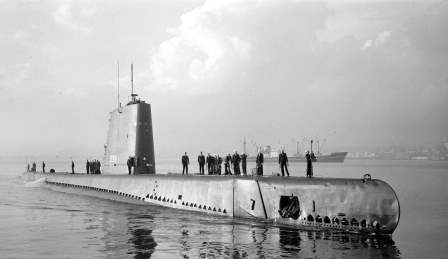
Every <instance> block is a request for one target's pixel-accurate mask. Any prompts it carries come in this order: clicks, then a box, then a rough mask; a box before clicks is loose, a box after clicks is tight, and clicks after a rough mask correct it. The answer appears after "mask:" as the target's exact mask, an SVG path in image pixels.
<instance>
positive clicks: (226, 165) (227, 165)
mask: <svg viewBox="0 0 448 259" xmlns="http://www.w3.org/2000/svg"><path fill="white" fill-rule="evenodd" d="M231 161H232V157H231V156H230V154H227V156H226V158H225V159H224V174H226V175H229V174H232V171H230V162H231Z"/></svg>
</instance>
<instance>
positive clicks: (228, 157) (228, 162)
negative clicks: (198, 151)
mask: <svg viewBox="0 0 448 259" xmlns="http://www.w3.org/2000/svg"><path fill="white" fill-rule="evenodd" d="M231 160H232V157H231V156H230V155H227V156H226V159H225V160H224V163H225V164H227V165H229V164H230V161H231Z"/></svg>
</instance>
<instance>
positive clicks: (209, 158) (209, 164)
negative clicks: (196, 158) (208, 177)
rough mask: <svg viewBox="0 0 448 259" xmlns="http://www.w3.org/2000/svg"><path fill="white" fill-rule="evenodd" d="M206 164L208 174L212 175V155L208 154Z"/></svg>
mask: <svg viewBox="0 0 448 259" xmlns="http://www.w3.org/2000/svg"><path fill="white" fill-rule="evenodd" d="M206 163H207V174H211V171H212V156H211V155H210V153H207V159H206Z"/></svg>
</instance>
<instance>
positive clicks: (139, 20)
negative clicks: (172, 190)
mask: <svg viewBox="0 0 448 259" xmlns="http://www.w3.org/2000/svg"><path fill="white" fill-rule="evenodd" d="M447 32H448V2H447V1H440V0H439V1H436V0H421V1H419V0H414V1H406V0H391V1H381V0H375V1H374V0H357V1H354V0H353V1H351V0H340V1H337V0H333V1H332V0H326V1H325V0H323V1H300V0H245V1H236V0H225V1H224V0H222V1H221V0H220V1H218V0H205V1H183V0H177V1H176V0H173V1H166V0H151V1H142V0H141V1H136V0H131V1H45V0H44V1H35V0H26V1H25V0H18V1H12V0H11V1H5V0H0V122H1V134H0V156H27V155H61V156H64V155H65V156H67V155H76V156H80V155H81V156H82V155H85V156H91V155H97V156H101V155H102V152H103V145H104V144H105V141H106V133H107V127H108V125H107V123H108V118H109V112H110V111H111V110H112V109H114V108H116V106H117V81H118V79H117V60H119V62H120V86H121V92H120V95H121V102H122V103H125V102H126V101H127V100H128V95H129V86H130V64H131V63H133V64H134V83H135V89H136V92H137V93H138V94H139V95H140V96H141V97H142V98H143V99H145V100H146V101H147V102H149V103H151V105H152V112H153V114H152V115H153V126H154V142H155V149H156V157H159V158H162V157H177V156H179V155H180V154H181V153H183V152H184V151H187V152H189V153H192V154H195V153H197V152H199V151H204V152H212V153H224V152H225V153H227V152H233V150H235V149H237V150H240V151H242V146H243V144H242V142H243V139H244V138H246V140H247V143H248V144H247V145H248V146H247V148H248V152H249V153H254V150H255V148H254V147H255V146H256V145H269V144H270V145H272V146H274V147H280V146H284V147H285V148H286V149H287V151H289V152H294V151H295V146H296V144H295V142H296V141H303V140H304V139H306V140H310V139H314V140H316V139H320V140H321V141H322V142H323V140H325V147H324V152H325V151H328V152H330V151H338V150H344V149H350V148H353V147H380V146H390V145H431V144H434V143H438V142H440V141H442V140H443V139H446V138H447V137H448V116H447V112H446V111H448V33H447Z"/></svg>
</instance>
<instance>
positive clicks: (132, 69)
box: [131, 64, 134, 96]
mask: <svg viewBox="0 0 448 259" xmlns="http://www.w3.org/2000/svg"><path fill="white" fill-rule="evenodd" d="M131 96H134V64H131Z"/></svg>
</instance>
